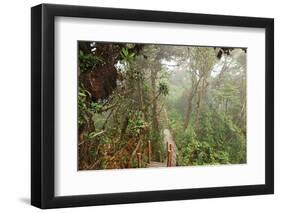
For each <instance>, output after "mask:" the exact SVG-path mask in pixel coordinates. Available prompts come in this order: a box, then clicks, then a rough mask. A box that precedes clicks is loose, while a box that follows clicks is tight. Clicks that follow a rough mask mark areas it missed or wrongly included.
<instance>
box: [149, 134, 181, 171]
mask: <svg viewBox="0 0 281 213" xmlns="http://www.w3.org/2000/svg"><path fill="white" fill-rule="evenodd" d="M163 145H164V147H166V149H167V158H168V159H170V162H169V163H170V164H169V165H168V163H167V160H168V159H165V160H164V162H157V161H150V163H149V164H148V165H147V168H157V167H167V166H176V165H177V152H178V150H177V147H176V144H175V142H174V140H173V137H172V135H171V132H170V130H169V129H164V140H163ZM169 153H170V156H169Z"/></svg>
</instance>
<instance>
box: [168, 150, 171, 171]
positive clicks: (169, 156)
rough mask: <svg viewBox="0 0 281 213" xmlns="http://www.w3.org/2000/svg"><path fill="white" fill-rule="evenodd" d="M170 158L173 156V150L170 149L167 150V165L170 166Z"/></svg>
mask: <svg viewBox="0 0 281 213" xmlns="http://www.w3.org/2000/svg"><path fill="white" fill-rule="evenodd" d="M170 158H171V150H168V152H167V167H170V161H171V160H170Z"/></svg>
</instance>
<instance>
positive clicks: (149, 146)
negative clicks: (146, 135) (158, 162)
mask: <svg viewBox="0 0 281 213" xmlns="http://www.w3.org/2000/svg"><path fill="white" fill-rule="evenodd" d="M150 162H151V142H150V141H148V163H150Z"/></svg>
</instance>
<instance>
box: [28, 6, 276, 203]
mask: <svg viewBox="0 0 281 213" xmlns="http://www.w3.org/2000/svg"><path fill="white" fill-rule="evenodd" d="M31 29H32V30H31V39H32V42H31V43H32V47H31V50H32V55H31V58H32V63H31V65H32V66H31V72H32V73H31V76H32V80H31V82H32V85H31V88H32V92H31V93H32V103H31V105H32V118H31V120H32V140H31V147H32V150H31V152H32V156H31V170H32V171H31V203H32V205H34V206H37V207H40V208H59V207H74V206H88V205H105V204H121V203H136V202H152V201H168V200H180V199H197V198H213V197H226V196H242V195H259V194H272V193H273V191H274V161H273V159H274V152H273V140H274V21H273V19H270V18H254V17H238V16H222V15H207V14H191V13H178V12H164V11H145V10H129V9H112V8H99V7H85V6H66V5H50V4H42V5H38V6H35V7H33V8H32V9H31Z"/></svg>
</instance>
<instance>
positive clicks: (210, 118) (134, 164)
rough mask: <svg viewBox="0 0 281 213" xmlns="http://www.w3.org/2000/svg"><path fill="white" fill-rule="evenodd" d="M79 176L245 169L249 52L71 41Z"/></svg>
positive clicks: (240, 49)
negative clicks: (202, 168) (194, 168)
mask: <svg viewBox="0 0 281 213" xmlns="http://www.w3.org/2000/svg"><path fill="white" fill-rule="evenodd" d="M77 61H78V62H77V63H78V64H77V75H78V88H77V90H78V91H77V109H78V119H77V122H78V142H77V147H78V154H77V158H78V159H77V162H78V163H77V164H78V166H77V167H78V170H102V169H129V168H158V167H176V166H209V165H232V164H245V163H247V140H246V139H247V131H246V129H247V124H246V120H247V111H246V110H247V85H246V82H247V78H246V77H247V48H243V47H211V46H210V47H207V46H192V45H190V46H189V45H171V44H142V43H114V42H100V41H78V42H77Z"/></svg>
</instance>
